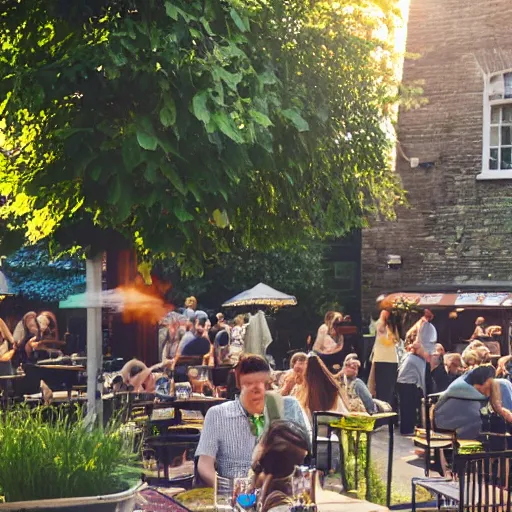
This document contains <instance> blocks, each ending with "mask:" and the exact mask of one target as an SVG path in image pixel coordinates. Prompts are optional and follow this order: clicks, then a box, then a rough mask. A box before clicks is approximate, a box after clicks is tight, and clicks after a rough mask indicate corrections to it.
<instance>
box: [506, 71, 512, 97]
mask: <svg viewBox="0 0 512 512" xmlns="http://www.w3.org/2000/svg"><path fill="white" fill-rule="evenodd" d="M504 78H505V98H512V73H505V75H504Z"/></svg>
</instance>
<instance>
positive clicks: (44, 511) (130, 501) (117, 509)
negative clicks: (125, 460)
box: [0, 482, 146, 512]
mask: <svg viewBox="0 0 512 512" xmlns="http://www.w3.org/2000/svg"><path fill="white" fill-rule="evenodd" d="M144 487H146V484H143V483H142V482H139V483H138V484H137V485H134V486H133V487H132V488H131V489H128V490H127V491H123V492H119V493H116V494H107V495H105V496H90V497H83V498H58V499H54V500H37V501H13V502H10V503H2V504H0V512H3V511H10V512H31V511H32V510H34V511H37V512H53V511H57V512H65V511H69V512H133V506H134V504H135V495H136V494H137V493H138V492H139V491H141V490H142V489H143V488H144Z"/></svg>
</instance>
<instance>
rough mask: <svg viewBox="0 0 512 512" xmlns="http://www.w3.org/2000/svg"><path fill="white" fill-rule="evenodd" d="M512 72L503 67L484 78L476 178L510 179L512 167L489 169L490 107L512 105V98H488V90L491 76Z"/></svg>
mask: <svg viewBox="0 0 512 512" xmlns="http://www.w3.org/2000/svg"><path fill="white" fill-rule="evenodd" d="M507 73H512V69H505V70H502V71H499V72H497V73H492V74H489V75H486V76H485V78H484V98H483V136H482V171H481V173H480V174H478V175H477V177H476V179H477V180H510V179H512V169H503V170H492V169H489V160H490V157H491V109H492V107H494V106H503V105H512V98H506V99H505V98H503V99H501V100H490V99H489V90H490V83H491V80H492V78H494V77H495V76H498V75H505V74H507Z"/></svg>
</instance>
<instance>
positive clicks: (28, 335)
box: [13, 311, 41, 366]
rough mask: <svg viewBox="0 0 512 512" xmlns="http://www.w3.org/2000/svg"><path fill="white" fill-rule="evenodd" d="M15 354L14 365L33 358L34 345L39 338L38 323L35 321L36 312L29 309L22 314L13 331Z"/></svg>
mask: <svg viewBox="0 0 512 512" xmlns="http://www.w3.org/2000/svg"><path fill="white" fill-rule="evenodd" d="M13 338H14V345H15V350H16V353H15V356H14V359H13V362H14V360H15V362H14V364H15V366H18V365H20V364H23V363H26V362H28V361H33V360H35V354H34V350H33V349H34V346H35V344H36V343H37V342H38V340H39V339H40V338H41V332H40V328H39V324H38V322H37V313H36V312H35V311H29V312H28V313H25V314H24V315H23V318H22V319H21V320H20V321H19V322H18V324H17V325H16V328H15V329H14V332H13Z"/></svg>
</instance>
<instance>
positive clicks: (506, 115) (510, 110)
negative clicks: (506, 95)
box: [501, 105, 512, 123]
mask: <svg viewBox="0 0 512 512" xmlns="http://www.w3.org/2000/svg"><path fill="white" fill-rule="evenodd" d="M501 111H502V112H503V117H502V119H503V122H504V123H512V105H507V106H506V107H502V108H501Z"/></svg>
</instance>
